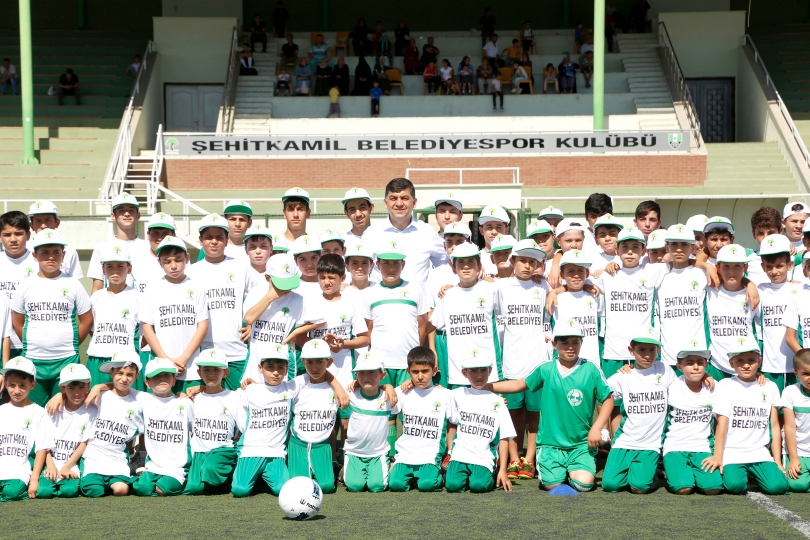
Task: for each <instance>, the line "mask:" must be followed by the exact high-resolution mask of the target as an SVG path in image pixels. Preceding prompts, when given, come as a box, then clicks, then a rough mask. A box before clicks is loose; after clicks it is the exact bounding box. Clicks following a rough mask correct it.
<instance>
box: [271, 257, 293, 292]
mask: <svg viewBox="0 0 810 540" xmlns="http://www.w3.org/2000/svg"><path fill="white" fill-rule="evenodd" d="M264 273H265V275H267V276H270V281H272V282H273V285H275V287H276V288H277V289H279V290H282V291H289V290H292V289H295V288H296V287H298V285H299V284H300V283H301V276H300V275H298V266H296V264H295V259H293V256H292V255H289V254H287V253H278V254H276V255H273V256H272V257H270V259H268V260H267V270H266V271H265V272H264Z"/></svg>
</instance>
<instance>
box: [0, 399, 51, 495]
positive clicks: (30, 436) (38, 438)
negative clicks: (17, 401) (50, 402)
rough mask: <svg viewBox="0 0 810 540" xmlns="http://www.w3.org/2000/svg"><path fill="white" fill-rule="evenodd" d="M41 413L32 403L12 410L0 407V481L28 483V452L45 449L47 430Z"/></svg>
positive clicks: (42, 411) (45, 420) (46, 424)
mask: <svg viewBox="0 0 810 540" xmlns="http://www.w3.org/2000/svg"><path fill="white" fill-rule="evenodd" d="M47 416H48V414H47V413H46V412H45V409H43V408H42V407H40V406H39V405H37V404H36V403H32V404H31V405H26V406H25V407H16V406H14V405H12V404H11V403H6V404H5V405H0V481H2V480H22V481H23V482H25V483H26V484H28V481H29V480H30V479H31V462H29V461H28V456H29V455H30V454H31V452H32V451H37V450H44V449H46V448H47V447H48V432H49V429H50V426H49V422H48V418H47Z"/></svg>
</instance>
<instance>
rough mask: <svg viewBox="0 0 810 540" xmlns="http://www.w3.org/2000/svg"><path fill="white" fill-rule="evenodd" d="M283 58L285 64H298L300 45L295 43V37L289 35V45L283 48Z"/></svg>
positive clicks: (286, 44)
mask: <svg viewBox="0 0 810 540" xmlns="http://www.w3.org/2000/svg"><path fill="white" fill-rule="evenodd" d="M281 58H283V59H284V64H285V65H288V66H294V65H295V64H297V63H298V45H296V44H295V43H293V35H292V34H287V43H285V44H284V45H282V46H281Z"/></svg>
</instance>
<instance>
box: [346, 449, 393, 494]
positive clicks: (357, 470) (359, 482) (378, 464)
mask: <svg viewBox="0 0 810 540" xmlns="http://www.w3.org/2000/svg"><path fill="white" fill-rule="evenodd" d="M343 466H344V469H343V482H344V483H345V484H346V489H348V490H349V491H352V492H354V493H360V492H361V491H366V490H368V491H370V492H371V493H382V492H383V491H385V488H387V487H388V456H374V457H359V456H350V455H348V454H347V455H346V456H345V458H344V461H343Z"/></svg>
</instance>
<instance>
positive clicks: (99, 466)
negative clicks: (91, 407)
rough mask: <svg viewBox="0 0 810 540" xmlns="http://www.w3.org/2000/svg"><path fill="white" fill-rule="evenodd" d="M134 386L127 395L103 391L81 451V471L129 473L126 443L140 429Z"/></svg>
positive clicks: (139, 408) (138, 402) (141, 425)
mask: <svg viewBox="0 0 810 540" xmlns="http://www.w3.org/2000/svg"><path fill="white" fill-rule="evenodd" d="M139 393H140V392H138V391H137V390H130V391H129V394H127V395H126V396H119V395H117V394H116V393H115V392H112V391H111V392H104V393H102V394H101V398H100V400H99V405H98V412H97V413H96V421H95V422H93V424H92V425H91V426H90V428H89V429H90V435H89V436H88V439H87V448H85V450H84V454H82V458H83V459H84V471H83V474H84V475H85V476H86V475H88V474H101V475H105V476H107V475H109V476H119V475H120V476H127V477H128V476H129V459H128V456H127V443H128V442H129V441H131V440H132V439H134V438H135V437H137V436H138V434H139V433H142V432H143V408H142V407H141V402H140V401H139V400H138V394H139Z"/></svg>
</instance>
